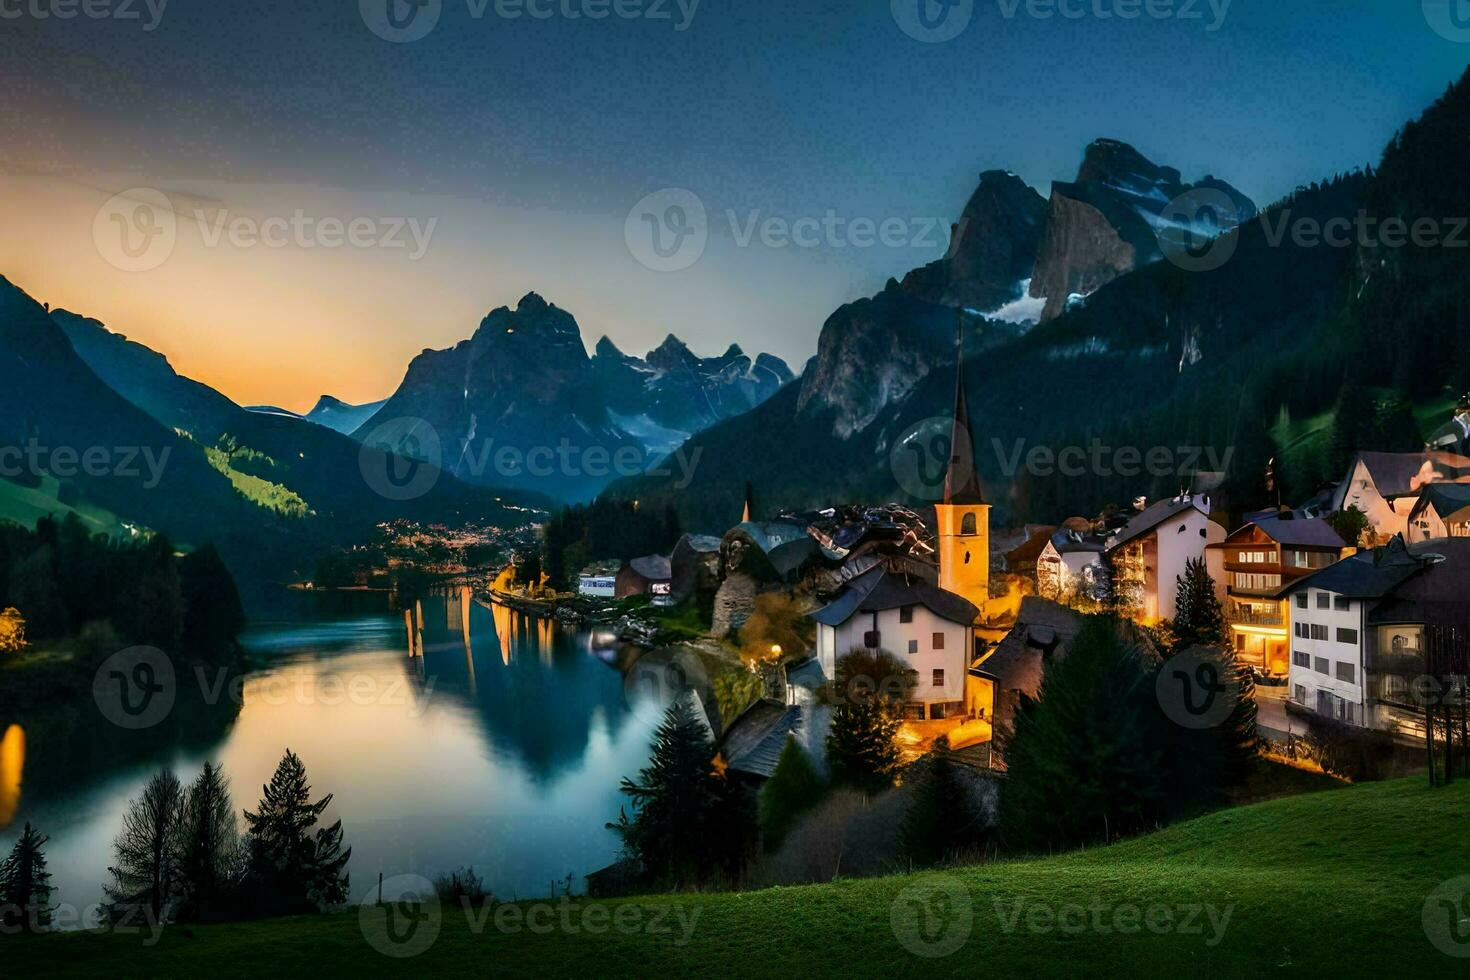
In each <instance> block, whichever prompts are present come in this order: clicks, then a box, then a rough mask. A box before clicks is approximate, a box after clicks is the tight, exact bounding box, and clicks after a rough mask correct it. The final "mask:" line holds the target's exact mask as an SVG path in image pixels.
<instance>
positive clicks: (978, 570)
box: [934, 313, 990, 617]
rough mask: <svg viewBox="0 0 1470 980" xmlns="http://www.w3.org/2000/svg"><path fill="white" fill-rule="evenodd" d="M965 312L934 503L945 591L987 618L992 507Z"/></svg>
mask: <svg viewBox="0 0 1470 980" xmlns="http://www.w3.org/2000/svg"><path fill="white" fill-rule="evenodd" d="M964 325H965V321H964V314H963V313H960V314H959V323H958V326H957V327H956V331H955V369H954V423H953V426H952V428H951V429H950V450H949V466H948V468H947V469H946V470H945V472H944V499H942V500H940V501H939V502H938V503H936V504H935V505H934V519H935V529H936V530H937V532H938V538H939V548H938V551H939V587H940V588H941V589H944V590H945V591H947V592H953V593H955V594H956V595H961V596H964V597H965V598H966V599H968V600H970V602H971V603H972V604H973V605H974V606H975V608H977V609H979V610H980V614H981V616H982V617H984V615H985V606H986V602H987V601H988V600H989V598H990V505H988V504H987V503H986V502H985V496H984V494H982V493H981V492H980V477H979V475H978V474H977V473H976V472H975V443H974V436H973V432H972V430H971V429H970V406H969V402H968V401H967V400H966V398H965V341H964Z"/></svg>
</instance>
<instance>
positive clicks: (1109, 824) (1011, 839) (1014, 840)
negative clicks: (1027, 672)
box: [1001, 616, 1166, 849]
mask: <svg viewBox="0 0 1470 980" xmlns="http://www.w3.org/2000/svg"><path fill="white" fill-rule="evenodd" d="M1158 714H1159V706H1158V701H1157V698H1156V696H1155V693H1154V674H1153V670H1152V665H1151V664H1150V663H1149V662H1148V660H1147V658H1146V656H1145V654H1144V653H1143V652H1142V651H1141V650H1139V649H1138V648H1137V647H1135V646H1134V645H1133V644H1132V643H1130V642H1128V641H1127V640H1125V638H1124V636H1123V633H1122V631H1121V628H1120V624H1119V623H1118V621H1117V620H1116V619H1114V618H1112V617H1107V616H1096V617H1092V618H1091V619H1089V621H1088V622H1087V623H1086V624H1085V625H1084V626H1083V628H1082V630H1081V631H1080V632H1079V633H1078V635H1077V638H1076V639H1075V640H1074V641H1073V643H1072V646H1071V649H1070V650H1068V652H1067V654H1066V656H1064V657H1062V658H1060V659H1055V660H1052V661H1050V662H1049V663H1048V664H1047V666H1046V671H1045V674H1044V675H1043V677H1042V681H1041V690H1040V693H1039V698H1038V700H1036V701H1034V702H1029V703H1023V708H1022V710H1021V711H1019V712H1017V715H1016V719H1015V726H1014V731H1013V733H1012V734H1011V735H1010V737H1009V738H1008V740H1007V744H1006V746H1005V759H1006V765H1007V767H1008V772H1007V774H1006V785H1005V791H1004V792H1003V793H1001V827H1002V830H1003V832H1004V835H1005V838H1006V840H1007V842H1008V843H1009V844H1010V845H1012V846H1013V847H1016V848H1019V849H1052V848H1064V847H1075V846H1078V845H1081V844H1088V843H1092V842H1094V841H1105V840H1110V839H1113V838H1115V837H1118V836H1120V835H1123V834H1128V833H1135V832H1138V831H1140V830H1143V829H1145V828H1146V827H1149V826H1152V825H1153V824H1154V823H1155V822H1156V820H1157V819H1158V816H1159V814H1160V812H1161V802H1162V800H1163V799H1164V797H1165V787H1166V776H1165V773H1164V771H1163V769H1162V767H1161V766H1160V764H1159V763H1160V759H1161V755H1162V752H1161V749H1160V747H1159V745H1158V741H1159V740H1158V731H1159V726H1158Z"/></svg>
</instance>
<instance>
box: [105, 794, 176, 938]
mask: <svg viewBox="0 0 1470 980" xmlns="http://www.w3.org/2000/svg"><path fill="white" fill-rule="evenodd" d="M183 809H184V789H183V786H182V785H180V783H179V777H177V776H175V775H174V774H173V773H172V772H169V771H168V770H162V771H160V772H158V773H155V774H154V776H153V778H152V779H150V780H148V784H147V785H146V786H144V787H143V795H142V796H139V797H137V798H136V799H133V800H130V801H129V802H128V811H127V813H126V814H124V815H123V829H122V833H120V834H118V835H117V839H116V840H114V841H113V844H112V848H113V854H114V858H113V859H114V861H115V862H116V863H115V864H114V865H113V866H112V867H110V868H108V869H107V870H108V873H109V874H111V875H112V881H111V883H109V884H107V885H104V886H103V892H104V893H105V894H106V896H107V902H108V906H109V907H108V912H109V914H110V916H111V918H112V919H113V921H114V922H120V923H124V922H125V923H133V924H142V923H144V922H147V923H150V924H151V923H158V922H164V921H167V917H168V916H169V915H170V914H171V913H172V911H173V906H174V903H175V901H176V900H177V898H178V889H179V876H178V855H179V828H180V826H181V824H182V815H183Z"/></svg>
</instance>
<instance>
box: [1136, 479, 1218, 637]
mask: <svg viewBox="0 0 1470 980" xmlns="http://www.w3.org/2000/svg"><path fill="white" fill-rule="evenodd" d="M1224 540H1225V529H1224V528H1223V527H1221V526H1220V525H1219V524H1216V523H1215V522H1214V521H1212V520H1210V496H1209V494H1190V493H1186V494H1181V495H1179V496H1177V497H1172V498H1170V499H1168V500H1160V501H1159V502H1158V503H1156V504H1153V505H1152V506H1150V507H1146V508H1144V509H1143V510H1142V511H1141V512H1140V513H1139V514H1137V515H1136V516H1135V517H1134V518H1133V519H1132V520H1130V521H1129V522H1128V523H1127V524H1126V525H1124V526H1123V527H1122V528H1121V529H1120V530H1119V531H1118V532H1117V533H1115V534H1114V535H1113V536H1112V537H1110V538H1109V539H1108V546H1107V556H1108V558H1109V559H1110V560H1111V561H1112V562H1113V565H1114V568H1115V577H1114V581H1113V589H1114V592H1115V595H1116V596H1117V598H1118V600H1119V603H1120V605H1121V606H1122V607H1123V608H1126V609H1129V610H1130V611H1131V615H1132V616H1133V617H1134V618H1135V619H1137V620H1138V621H1139V622H1141V623H1144V624H1148V625H1151V624H1153V623H1157V622H1158V621H1159V620H1161V619H1173V618H1174V612H1175V609H1174V600H1175V594H1176V591H1177V588H1176V580H1177V579H1178V578H1179V577H1180V576H1181V575H1183V574H1184V566H1185V565H1186V564H1187V563H1188V562H1189V561H1191V560H1193V559H1197V558H1204V557H1205V548H1207V547H1208V546H1209V545H1212V544H1219V543H1221V542H1222V541H1224ZM1219 584H1220V583H1218V582H1217V583H1216V586H1217V588H1218V587H1219Z"/></svg>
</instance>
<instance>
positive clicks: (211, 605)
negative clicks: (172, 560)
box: [179, 545, 245, 662]
mask: <svg viewBox="0 0 1470 980" xmlns="http://www.w3.org/2000/svg"><path fill="white" fill-rule="evenodd" d="M179 587H180V592H181V595H182V597H183V602H184V627H183V640H182V642H183V653H184V655H185V656H186V657H192V658H197V659H200V660H205V661H210V662H222V661H228V660H233V659H234V656H235V652H236V649H237V646H236V642H235V640H236V637H238V636H239V635H240V631H241V630H242V629H244V628H245V607H244V605H243V604H242V603H241V602H240V590H239V589H238V588H236V586H235V579H234V577H233V576H231V575H230V570H229V569H228V568H226V567H225V563H224V561H223V559H221V558H220V556H219V552H218V551H216V550H215V548H214V545H205V546H204V547H202V548H200V549H199V550H198V551H195V552H193V553H192V554H189V555H185V556H184V558H183V560H182V561H180V562H179Z"/></svg>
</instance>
